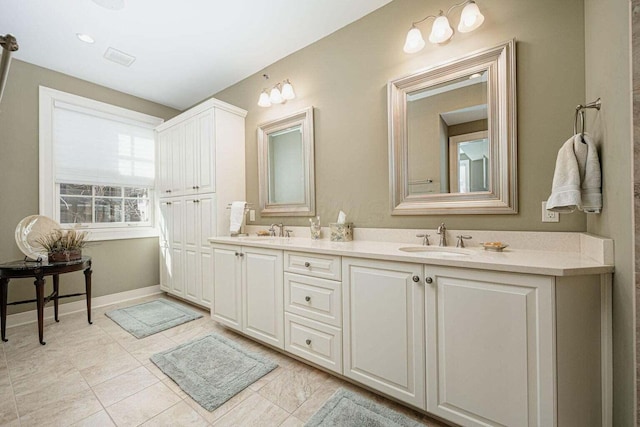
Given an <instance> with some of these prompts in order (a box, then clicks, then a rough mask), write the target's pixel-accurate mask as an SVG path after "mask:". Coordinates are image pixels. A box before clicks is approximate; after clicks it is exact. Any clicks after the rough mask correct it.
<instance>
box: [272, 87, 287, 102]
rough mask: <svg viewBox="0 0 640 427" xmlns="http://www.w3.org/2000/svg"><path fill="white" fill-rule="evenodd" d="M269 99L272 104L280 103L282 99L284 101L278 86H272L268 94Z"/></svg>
mask: <svg viewBox="0 0 640 427" xmlns="http://www.w3.org/2000/svg"><path fill="white" fill-rule="evenodd" d="M269 101H271V103H272V104H282V101H284V99H282V94H281V93H280V89H278V86H274V88H273V89H271V93H270V94H269Z"/></svg>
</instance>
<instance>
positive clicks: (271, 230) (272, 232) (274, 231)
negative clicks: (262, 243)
mask: <svg viewBox="0 0 640 427" xmlns="http://www.w3.org/2000/svg"><path fill="white" fill-rule="evenodd" d="M275 235H276V230H275V228H273V227H271V228H270V229H269V236H271V237H275Z"/></svg>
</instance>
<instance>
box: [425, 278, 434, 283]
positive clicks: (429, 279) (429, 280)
mask: <svg viewBox="0 0 640 427" xmlns="http://www.w3.org/2000/svg"><path fill="white" fill-rule="evenodd" d="M424 281H425V282H427V283H429V284H431V283H433V279H432V278H431V277H427V278H426V279H424Z"/></svg>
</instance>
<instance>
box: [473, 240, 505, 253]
mask: <svg viewBox="0 0 640 427" xmlns="http://www.w3.org/2000/svg"><path fill="white" fill-rule="evenodd" d="M480 244H481V245H482V247H483V248H484V250H485V251H494V252H502V251H503V250H504V248H506V247H507V246H509V245H507V244H505V243H503V242H484V243H480Z"/></svg>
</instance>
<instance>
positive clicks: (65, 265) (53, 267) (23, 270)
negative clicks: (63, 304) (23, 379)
mask: <svg viewBox="0 0 640 427" xmlns="http://www.w3.org/2000/svg"><path fill="white" fill-rule="evenodd" d="M80 270H84V284H85V293H80V294H69V295H60V292H59V289H60V277H59V276H60V274H64V273H71V272H73V271H80ZM45 276H53V292H52V293H51V295H49V296H48V297H45V296H44V277H45ZM24 277H33V278H35V279H36V280H35V282H34V284H35V286H36V299H31V300H25V301H15V302H11V303H9V302H7V290H8V288H9V279H16V278H24ZM79 295H86V296H87V320H88V322H89V323H92V322H91V257H88V256H84V257H82V258H81V259H79V260H75V261H67V262H51V263H41V262H34V261H12V262H7V263H4V264H0V312H1V313H0V315H1V317H2V325H1V329H2V341H5V342H6V341H8V340H7V339H6V331H7V305H16V304H26V303H30V302H35V303H36V306H37V307H38V337H39V339H40V344H42V345H45V344H46V343H45V342H44V340H43V338H44V331H43V330H44V306H45V305H46V304H47V303H48V302H49V301H51V300H53V302H54V317H55V320H56V322H59V320H58V300H59V299H60V298H69V297H77V296H79Z"/></svg>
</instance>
